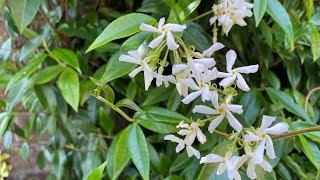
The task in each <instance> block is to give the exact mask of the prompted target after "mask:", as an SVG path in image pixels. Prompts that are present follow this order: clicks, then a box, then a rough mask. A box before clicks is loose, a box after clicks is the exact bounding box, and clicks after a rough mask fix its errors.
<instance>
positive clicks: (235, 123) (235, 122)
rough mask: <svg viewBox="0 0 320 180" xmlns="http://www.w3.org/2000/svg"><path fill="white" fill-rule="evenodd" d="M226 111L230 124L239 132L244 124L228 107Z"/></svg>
mask: <svg viewBox="0 0 320 180" xmlns="http://www.w3.org/2000/svg"><path fill="white" fill-rule="evenodd" d="M225 111H226V114H227V119H228V122H229V124H230V126H231V127H232V128H233V129H235V130H236V131H237V132H240V131H241V130H242V125H241V124H240V122H239V121H238V120H237V119H236V118H235V117H234V116H233V115H232V114H231V112H230V111H229V110H227V109H226V110H225Z"/></svg>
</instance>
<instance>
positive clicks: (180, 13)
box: [168, 0, 201, 23]
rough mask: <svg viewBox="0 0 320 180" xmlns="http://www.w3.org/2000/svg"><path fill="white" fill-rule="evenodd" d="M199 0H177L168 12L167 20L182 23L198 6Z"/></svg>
mask: <svg viewBox="0 0 320 180" xmlns="http://www.w3.org/2000/svg"><path fill="white" fill-rule="evenodd" d="M200 2H201V0H178V2H177V3H176V5H175V6H174V8H173V9H171V11H170V13H169V18H168V22H170V23H182V22H184V21H185V20H186V18H187V17H188V16H189V15H190V14H191V13H192V12H193V11H194V10H196V8H197V7H198V6H199V4H200Z"/></svg>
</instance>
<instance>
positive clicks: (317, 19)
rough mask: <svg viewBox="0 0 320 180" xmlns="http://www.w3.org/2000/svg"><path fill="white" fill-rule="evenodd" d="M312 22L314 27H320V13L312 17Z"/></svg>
mask: <svg viewBox="0 0 320 180" xmlns="http://www.w3.org/2000/svg"><path fill="white" fill-rule="evenodd" d="M310 22H311V23H312V24H314V25H318V26H319V25H320V12H317V13H315V14H314V15H313V16H312V18H311V20H310Z"/></svg>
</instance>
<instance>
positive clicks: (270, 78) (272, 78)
mask: <svg viewBox="0 0 320 180" xmlns="http://www.w3.org/2000/svg"><path fill="white" fill-rule="evenodd" d="M262 73H263V75H264V76H265V77H266V80H267V83H268V84H270V85H271V86H272V87H273V88H275V89H280V86H281V84H280V79H279V78H278V77H277V75H276V74H274V73H273V72H272V71H270V70H265V71H263V72H262Z"/></svg>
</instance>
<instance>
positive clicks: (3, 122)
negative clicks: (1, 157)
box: [0, 112, 10, 137]
mask: <svg viewBox="0 0 320 180" xmlns="http://www.w3.org/2000/svg"><path fill="white" fill-rule="evenodd" d="M9 122H10V116H9V114H8V113H7V112H2V113H0V137H2V135H3V134H4V133H5V132H6V130H7V127H8V124H9Z"/></svg>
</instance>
